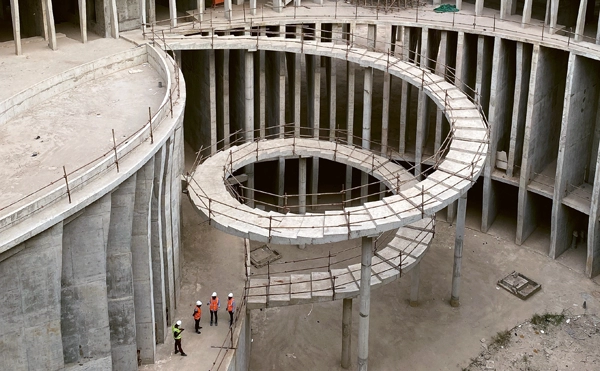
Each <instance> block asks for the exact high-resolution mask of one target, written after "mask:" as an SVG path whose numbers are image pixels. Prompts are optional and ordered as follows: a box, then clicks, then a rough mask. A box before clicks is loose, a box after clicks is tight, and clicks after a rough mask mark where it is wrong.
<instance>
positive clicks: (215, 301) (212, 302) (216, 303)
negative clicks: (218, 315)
mask: <svg viewBox="0 0 600 371" xmlns="http://www.w3.org/2000/svg"><path fill="white" fill-rule="evenodd" d="M217 309H219V298H214V299H213V298H212V297H211V298H210V310H211V311H213V312H216V311H217Z"/></svg>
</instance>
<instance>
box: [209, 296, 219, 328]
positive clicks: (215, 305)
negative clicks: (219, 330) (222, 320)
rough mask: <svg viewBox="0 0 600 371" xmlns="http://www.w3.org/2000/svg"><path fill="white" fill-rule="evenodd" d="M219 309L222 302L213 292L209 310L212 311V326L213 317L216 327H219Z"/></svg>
mask: <svg viewBox="0 0 600 371" xmlns="http://www.w3.org/2000/svg"><path fill="white" fill-rule="evenodd" d="M219 308H221V302H220V301H219V298H218V297H217V293H216V292H213V293H212V297H211V298H210V301H209V306H208V309H210V325H211V326H212V325H213V315H214V317H215V326H219V317H218V316H217V310H219Z"/></svg>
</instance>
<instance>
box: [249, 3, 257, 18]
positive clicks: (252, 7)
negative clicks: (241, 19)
mask: <svg viewBox="0 0 600 371" xmlns="http://www.w3.org/2000/svg"><path fill="white" fill-rule="evenodd" d="M250 14H251V15H256V0H250Z"/></svg>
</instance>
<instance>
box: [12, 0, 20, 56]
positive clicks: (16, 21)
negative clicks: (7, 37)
mask: <svg viewBox="0 0 600 371" xmlns="http://www.w3.org/2000/svg"><path fill="white" fill-rule="evenodd" d="M10 12H11V15H12V26H13V37H14V39H15V54H16V55H21V54H22V53H23V51H22V48H21V20H20V17H19V0H10Z"/></svg>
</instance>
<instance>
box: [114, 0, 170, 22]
mask: <svg viewBox="0 0 600 371" xmlns="http://www.w3.org/2000/svg"><path fill="white" fill-rule="evenodd" d="M112 1H114V0H112ZM169 18H170V19H171V26H172V27H177V0H169Z"/></svg>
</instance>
